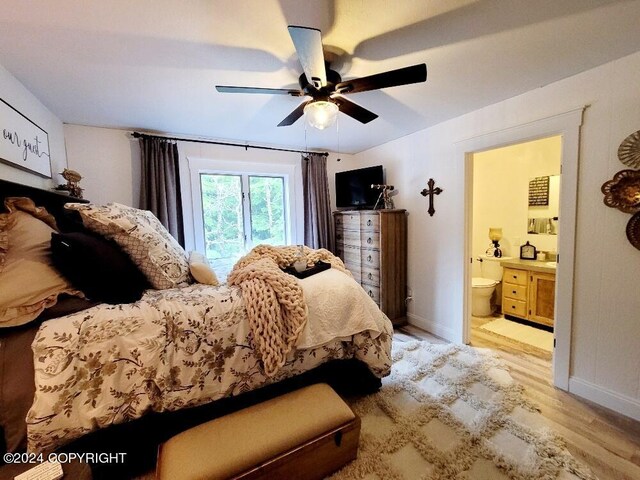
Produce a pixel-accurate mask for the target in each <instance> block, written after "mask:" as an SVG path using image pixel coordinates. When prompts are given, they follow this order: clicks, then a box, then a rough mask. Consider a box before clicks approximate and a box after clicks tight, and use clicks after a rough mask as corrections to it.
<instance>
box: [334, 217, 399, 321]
mask: <svg viewBox="0 0 640 480" xmlns="http://www.w3.org/2000/svg"><path fill="white" fill-rule="evenodd" d="M333 216H334V225H335V236H336V254H337V255H338V256H339V257H340V258H341V259H342V260H343V261H344V263H345V266H346V267H347V268H348V269H349V271H350V272H351V273H352V275H353V277H354V278H355V280H356V281H357V282H358V283H360V285H362V288H364V290H365V291H366V292H367V294H368V295H369V296H370V297H371V298H372V299H373V300H374V301H375V302H376V303H377V304H378V306H379V307H380V309H381V310H382V311H383V312H384V313H385V314H386V315H387V316H388V317H389V318H390V319H391V321H393V322H394V323H395V324H399V323H401V322H403V321H404V319H405V316H406V313H407V311H406V304H405V299H406V297H407V214H406V210H358V211H342V212H334V214H333Z"/></svg>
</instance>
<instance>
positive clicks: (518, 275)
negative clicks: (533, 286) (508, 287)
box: [502, 268, 528, 285]
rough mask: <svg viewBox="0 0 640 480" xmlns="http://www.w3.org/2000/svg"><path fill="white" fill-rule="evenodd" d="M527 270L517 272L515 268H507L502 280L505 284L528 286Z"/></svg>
mask: <svg viewBox="0 0 640 480" xmlns="http://www.w3.org/2000/svg"><path fill="white" fill-rule="evenodd" d="M527 276H528V272H527V270H516V269H515V268H505V269H504V273H503V275H502V280H503V281H504V282H505V283H514V284H516V285H526V284H527Z"/></svg>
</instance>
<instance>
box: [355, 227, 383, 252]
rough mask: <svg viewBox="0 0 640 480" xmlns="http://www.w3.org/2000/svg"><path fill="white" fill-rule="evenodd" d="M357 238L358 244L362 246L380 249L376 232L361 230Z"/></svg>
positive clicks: (378, 235)
mask: <svg viewBox="0 0 640 480" xmlns="http://www.w3.org/2000/svg"><path fill="white" fill-rule="evenodd" d="M358 238H359V241H358V244H359V245H362V248H373V249H376V250H379V249H380V234H379V233H378V232H373V231H371V232H367V231H365V230H363V231H362V232H360V236H359V237H358ZM360 242H361V243H360Z"/></svg>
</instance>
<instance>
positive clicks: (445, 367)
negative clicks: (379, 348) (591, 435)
mask: <svg viewBox="0 0 640 480" xmlns="http://www.w3.org/2000/svg"><path fill="white" fill-rule="evenodd" d="M393 349H394V350H393V368H392V373H391V375H390V376H389V377H387V378H385V379H384V380H383V386H382V388H381V389H380V391H379V392H378V393H375V394H372V395H368V396H365V397H360V398H356V399H353V400H351V406H352V408H353V410H354V411H355V412H356V413H357V414H358V415H359V416H360V418H361V419H362V431H361V436H360V449H359V452H358V458H357V459H356V460H355V461H353V462H351V463H350V464H348V465H347V466H346V467H344V468H343V469H342V470H340V471H339V472H337V473H336V474H334V475H333V476H332V477H330V478H333V479H335V480H351V479H367V480H374V479H379V480H390V479H440V480H444V479H456V480H457V479H461V480H462V479H467V480H471V479H474V480H475V479H477V480H501V479H512V480H518V479H522V480H533V479H536V480H542V479H544V480H551V479H562V480H569V479H573V480H575V479H583V480H587V479H595V478H596V477H595V476H594V475H593V474H592V473H591V472H590V470H589V469H588V467H586V466H584V465H583V464H581V463H579V462H578V461H577V460H576V459H575V458H574V457H572V456H571V454H570V453H569V452H568V451H567V450H566V449H565V448H564V446H563V443H562V441H561V440H560V438H559V437H558V436H557V435H555V434H554V433H553V432H552V431H551V430H550V429H549V428H548V427H547V425H546V423H545V420H544V418H543V417H542V415H541V414H540V413H539V411H538V409H537V408H536V406H535V405H533V404H531V403H530V402H529V401H528V400H526V399H525V398H524V396H523V394H522V386H520V385H519V384H517V383H516V382H515V381H514V380H513V378H512V377H511V375H510V374H509V373H508V371H507V369H506V367H505V366H504V365H503V363H502V362H501V361H500V359H499V358H497V357H496V356H495V355H494V354H492V353H491V352H490V351H488V350H484V349H477V348H473V347H468V346H464V345H462V346H461V345H451V344H431V343H429V342H425V341H409V342H397V341H395V342H394V344H393Z"/></svg>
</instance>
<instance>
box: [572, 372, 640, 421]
mask: <svg viewBox="0 0 640 480" xmlns="http://www.w3.org/2000/svg"><path fill="white" fill-rule="evenodd" d="M569 392H571V393H574V394H576V395H579V396H580V397H583V398H586V399H587V400H590V401H592V402H594V403H597V404H598V405H602V406H603V407H606V408H609V409H611V410H613V411H614V412H618V413H621V414H622V415H626V416H627V417H631V418H633V419H634V420H640V401H638V400H637V399H635V398H631V397H627V396H626V395H622V394H620V393H617V392H614V391H612V390H609V389H607V388H604V387H600V386H598V385H594V384H593V383H590V382H587V381H586V380H583V379H581V378H576V377H570V378H569Z"/></svg>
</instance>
